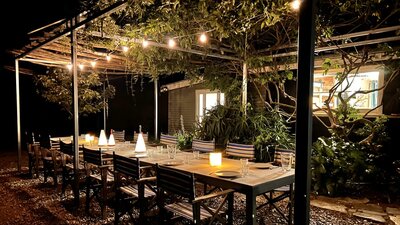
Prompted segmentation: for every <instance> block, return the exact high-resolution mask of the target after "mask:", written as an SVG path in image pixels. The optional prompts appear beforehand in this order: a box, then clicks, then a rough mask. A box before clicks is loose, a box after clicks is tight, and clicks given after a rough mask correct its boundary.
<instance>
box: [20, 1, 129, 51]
mask: <svg viewBox="0 0 400 225" xmlns="http://www.w3.org/2000/svg"><path fill="white" fill-rule="evenodd" d="M126 5H127V2H125V1H123V2H117V3H115V4H113V5H111V6H109V7H107V8H106V9H104V10H101V11H100V12H97V13H95V14H93V15H91V16H89V17H88V18H86V19H85V20H83V21H81V22H79V23H76V24H75V25H73V26H71V27H70V28H67V29H65V30H64V31H62V32H60V33H59V34H57V35H56V36H54V37H51V38H49V39H47V40H46V41H44V42H42V43H40V44H38V45H37V46H35V47H33V48H31V49H29V50H27V51H25V52H24V53H22V54H20V55H18V56H17V57H15V59H21V58H23V57H25V56H26V55H28V54H29V53H31V52H33V51H35V50H36V49H39V48H41V47H42V46H44V45H47V44H49V43H52V42H54V41H56V40H58V39H59V38H61V37H63V36H65V35H67V34H69V33H70V32H71V31H72V30H75V29H78V28H80V27H82V26H83V25H85V24H86V23H88V22H91V21H92V20H95V19H97V18H100V17H102V16H105V15H108V14H110V13H113V12H115V11H117V10H119V9H121V8H123V7H125V6H126Z"/></svg>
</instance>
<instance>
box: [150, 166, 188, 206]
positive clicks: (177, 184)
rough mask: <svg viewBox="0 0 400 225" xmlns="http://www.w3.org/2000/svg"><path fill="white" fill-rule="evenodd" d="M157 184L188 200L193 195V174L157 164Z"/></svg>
mask: <svg viewBox="0 0 400 225" xmlns="http://www.w3.org/2000/svg"><path fill="white" fill-rule="evenodd" d="M157 186H158V187H159V188H162V189H163V190H166V191H170V192H173V193H175V194H178V195H181V196H183V197H185V198H189V199H190V200H193V199H194V197H195V192H194V176H193V174H189V173H183V172H180V171H177V170H174V169H171V168H167V167H164V166H159V165H157Z"/></svg>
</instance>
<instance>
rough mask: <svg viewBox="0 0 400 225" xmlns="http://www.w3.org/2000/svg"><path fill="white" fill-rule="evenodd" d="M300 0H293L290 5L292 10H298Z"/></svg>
mask: <svg viewBox="0 0 400 225" xmlns="http://www.w3.org/2000/svg"><path fill="white" fill-rule="evenodd" d="M300 3H301V2H300V0H294V1H293V2H292V3H291V4H290V5H291V7H292V9H293V10H296V11H297V10H299V9H300Z"/></svg>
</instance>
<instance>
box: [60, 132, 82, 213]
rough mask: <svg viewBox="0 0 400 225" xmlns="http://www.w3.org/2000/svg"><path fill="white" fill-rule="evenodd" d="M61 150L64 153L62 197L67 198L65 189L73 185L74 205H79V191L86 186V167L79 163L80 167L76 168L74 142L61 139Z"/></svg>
mask: <svg viewBox="0 0 400 225" xmlns="http://www.w3.org/2000/svg"><path fill="white" fill-rule="evenodd" d="M60 152H61V154H62V162H63V163H62V165H63V166H62V168H63V169H62V185H61V198H62V199H64V198H65V191H66V189H67V187H68V186H70V187H71V189H72V192H73V194H74V205H75V206H78V205H79V192H80V190H83V188H84V186H85V167H84V165H83V164H82V163H78V168H77V169H76V170H75V168H74V164H73V163H74V157H75V149H74V145H73V143H65V142H63V141H62V140H60Z"/></svg>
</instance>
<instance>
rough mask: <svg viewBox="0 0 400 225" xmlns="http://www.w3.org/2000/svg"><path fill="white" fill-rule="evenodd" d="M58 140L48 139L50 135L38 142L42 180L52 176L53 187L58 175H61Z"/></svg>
mask: <svg viewBox="0 0 400 225" xmlns="http://www.w3.org/2000/svg"><path fill="white" fill-rule="evenodd" d="M59 150H60V145H59V141H54V140H51V139H50V135H49V136H48V139H47V138H44V139H42V140H41V142H40V151H41V159H42V163H43V177H44V182H45V183H47V178H48V177H52V178H53V183H54V187H57V185H58V177H59V176H61V175H62V160H61V155H60V151H59Z"/></svg>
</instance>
